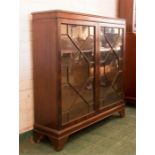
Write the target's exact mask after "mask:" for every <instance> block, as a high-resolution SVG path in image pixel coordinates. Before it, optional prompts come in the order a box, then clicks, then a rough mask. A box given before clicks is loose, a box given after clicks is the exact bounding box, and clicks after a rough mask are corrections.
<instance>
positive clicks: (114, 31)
mask: <svg viewBox="0 0 155 155" xmlns="http://www.w3.org/2000/svg"><path fill="white" fill-rule="evenodd" d="M123 36H124V35H123V28H117V27H110V26H100V51H99V52H100V54H99V55H100V67H99V72H100V74H99V75H100V86H99V87H100V88H99V89H100V93H99V96H100V99H99V107H100V108H103V107H105V106H109V105H111V104H115V103H117V102H118V101H119V100H122V99H123V78H122V76H123Z"/></svg>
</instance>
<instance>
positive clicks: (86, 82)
mask: <svg viewBox="0 0 155 155" xmlns="http://www.w3.org/2000/svg"><path fill="white" fill-rule="evenodd" d="M60 36H61V111H62V112H61V113H62V121H61V122H62V125H64V124H66V123H68V122H71V121H73V120H76V119H79V118H81V117H83V116H85V115H87V114H90V113H92V112H94V79H95V78H94V77H95V76H94V67H95V50H94V49H95V26H92V25H80V24H67V23H61V35H60Z"/></svg>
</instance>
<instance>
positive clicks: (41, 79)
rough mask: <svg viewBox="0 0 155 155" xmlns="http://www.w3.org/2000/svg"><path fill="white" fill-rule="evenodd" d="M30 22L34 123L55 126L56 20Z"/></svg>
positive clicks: (56, 122)
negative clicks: (31, 32)
mask: <svg viewBox="0 0 155 155" xmlns="http://www.w3.org/2000/svg"><path fill="white" fill-rule="evenodd" d="M32 24H33V25H32V28H33V29H32V31H33V70H34V72H33V78H34V119H35V124H41V125H44V126H50V127H52V128H56V127H57V124H58V121H57V116H58V115H57V114H58V112H57V109H58V108H57V96H58V94H57V92H58V91H57V89H58V87H57V73H58V72H57V69H58V67H57V66H58V65H57V49H56V45H57V44H56V41H57V37H56V35H57V34H56V32H57V26H56V20H34V21H33V23H32Z"/></svg>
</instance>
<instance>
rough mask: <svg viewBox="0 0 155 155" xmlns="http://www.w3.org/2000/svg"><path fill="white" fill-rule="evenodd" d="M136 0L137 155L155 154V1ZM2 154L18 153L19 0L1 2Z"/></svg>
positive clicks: (0, 129) (0, 101) (0, 98)
mask: <svg viewBox="0 0 155 155" xmlns="http://www.w3.org/2000/svg"><path fill="white" fill-rule="evenodd" d="M153 2H154V1H153V0H147V1H142V0H137V4H136V7H137V11H136V12H137V81H136V82H137V106H136V109H137V124H136V126H137V132H136V134H137V155H154V154H155V142H154V141H155V68H154V67H155V17H154V15H155V5H154V3H153ZM0 19H1V23H0V54H1V55H0V73H1V74H0V88H1V92H0V105H1V107H0V114H1V116H0V123H1V127H0V133H1V135H0V143H1V148H0V154H2V155H11V154H13V155H17V154H18V153H19V148H18V143H19V142H18V139H19V124H18V121H19V117H18V115H19V107H18V105H19V101H18V100H19V99H18V98H19V97H18V91H19V90H18V89H19V85H18V81H19V78H18V55H19V53H18V51H19V2H18V1H17V0H16V1H15V0H14V1H8V0H5V1H3V2H1V5H0Z"/></svg>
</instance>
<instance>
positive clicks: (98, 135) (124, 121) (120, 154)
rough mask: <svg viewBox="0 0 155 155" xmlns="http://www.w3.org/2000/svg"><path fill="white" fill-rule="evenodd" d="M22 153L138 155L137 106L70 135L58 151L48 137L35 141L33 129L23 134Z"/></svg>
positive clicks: (127, 108) (21, 136)
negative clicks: (62, 147) (121, 115)
mask: <svg viewBox="0 0 155 155" xmlns="http://www.w3.org/2000/svg"><path fill="white" fill-rule="evenodd" d="M19 140H20V144H19V147H20V150H19V152H20V155H56V154H58V155H135V154H136V108H135V107H131V106H130V107H129V106H128V107H126V116H125V117H124V118H120V117H119V115H118V113H116V114H115V115H113V116H111V117H109V118H107V119H104V120H103V121H101V122H99V123H96V124H94V125H92V126H90V127H88V128H86V129H84V130H82V131H79V132H77V133H75V134H73V135H72V136H70V138H69V140H68V142H67V143H66V145H65V147H64V149H63V150H62V151H60V152H56V151H55V150H54V149H53V146H52V144H51V143H50V142H49V141H48V140H46V139H45V140H43V141H42V142H40V143H39V144H36V143H34V142H33V140H32V132H29V133H26V134H23V135H20V139H19Z"/></svg>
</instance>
